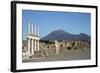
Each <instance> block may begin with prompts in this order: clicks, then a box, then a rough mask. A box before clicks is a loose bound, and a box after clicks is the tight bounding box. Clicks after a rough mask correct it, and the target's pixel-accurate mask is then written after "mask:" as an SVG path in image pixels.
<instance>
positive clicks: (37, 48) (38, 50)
mask: <svg viewBox="0 0 100 73" xmlns="http://www.w3.org/2000/svg"><path fill="white" fill-rule="evenodd" d="M37 49H38V51H39V50H40V49H39V40H37Z"/></svg>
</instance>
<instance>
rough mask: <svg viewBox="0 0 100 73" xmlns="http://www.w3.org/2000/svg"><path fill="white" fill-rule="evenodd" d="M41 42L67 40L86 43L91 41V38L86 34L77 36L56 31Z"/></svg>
mask: <svg viewBox="0 0 100 73" xmlns="http://www.w3.org/2000/svg"><path fill="white" fill-rule="evenodd" d="M41 40H66V41H70V40H84V41H90V36H88V35H87V34H84V33H80V34H78V35H76V34H71V33H68V32H66V31H64V30H56V31H53V32H51V33H49V34H48V35H46V36H45V37H43V38H41Z"/></svg>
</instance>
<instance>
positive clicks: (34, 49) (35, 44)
mask: <svg viewBox="0 0 100 73" xmlns="http://www.w3.org/2000/svg"><path fill="white" fill-rule="evenodd" d="M34 43H35V45H34V50H35V51H36V39H35V40H34Z"/></svg>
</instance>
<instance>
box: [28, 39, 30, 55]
mask: <svg viewBox="0 0 100 73" xmlns="http://www.w3.org/2000/svg"><path fill="white" fill-rule="evenodd" d="M30 41H31V40H30V39H29V38H28V55H29V56H30V48H31V47H30Z"/></svg>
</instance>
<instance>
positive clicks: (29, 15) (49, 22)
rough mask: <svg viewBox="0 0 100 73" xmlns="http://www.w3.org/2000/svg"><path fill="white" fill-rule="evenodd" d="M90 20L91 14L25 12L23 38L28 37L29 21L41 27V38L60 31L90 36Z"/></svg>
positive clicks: (23, 16)
mask: <svg viewBox="0 0 100 73" xmlns="http://www.w3.org/2000/svg"><path fill="white" fill-rule="evenodd" d="M90 20H91V14H90V13H79V12H55V11H35V10H23V11H22V36H23V38H25V37H26V35H27V25H28V22H29V21H30V22H31V23H33V24H35V25H37V26H39V28H40V37H44V36H46V35H47V34H49V33H50V32H52V31H54V30H58V29H63V30H65V31H66V32H69V33H72V34H80V33H85V34H88V35H90V24H91V21H90Z"/></svg>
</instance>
